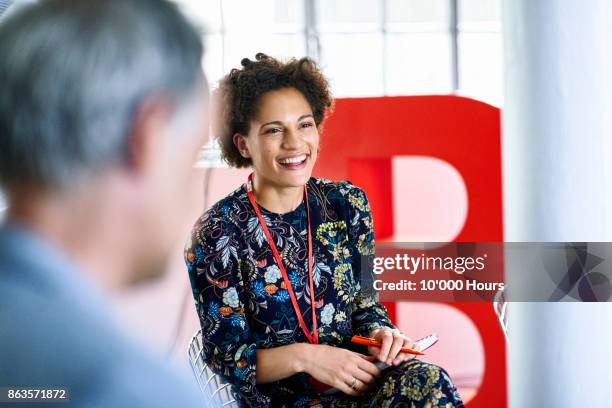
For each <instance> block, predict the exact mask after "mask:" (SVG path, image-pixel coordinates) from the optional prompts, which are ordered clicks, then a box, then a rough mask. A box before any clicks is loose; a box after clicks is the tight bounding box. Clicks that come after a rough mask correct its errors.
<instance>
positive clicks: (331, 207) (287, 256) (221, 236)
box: [185, 178, 463, 407]
mask: <svg viewBox="0 0 612 408" xmlns="http://www.w3.org/2000/svg"><path fill="white" fill-rule="evenodd" d="M307 186H308V200H309V201H308V203H309V206H310V218H311V229H312V241H313V242H312V245H313V257H314V260H313V281H314V292H315V293H314V299H315V304H314V305H311V304H310V303H311V302H310V288H309V281H308V269H307V268H308V266H307V265H308V263H307V253H308V251H307V225H306V223H307V214H306V206H305V204H304V202H302V203H301V204H300V206H299V207H298V208H296V209H295V210H293V211H291V212H289V213H285V214H276V213H273V212H270V211H268V210H266V209H265V208H262V207H260V210H261V213H262V216H263V218H264V220H265V221H266V224H267V225H268V228H269V230H270V234H271V236H272V238H273V239H274V241H275V243H276V246H277V248H278V251H279V253H280V255H281V257H282V259H283V262H284V265H285V268H286V269H287V274H288V277H289V280H290V281H291V285H292V287H293V289H294V291H295V295H296V298H297V301H298V305H299V307H300V311H301V313H302V315H303V319H304V321H305V323H306V326H307V327H312V317H311V316H312V309H311V307H313V306H314V307H315V310H316V316H317V327H318V330H317V332H318V336H319V343H321V344H328V345H332V346H336V347H343V348H347V349H351V350H353V351H360V352H363V353H365V351H366V350H365V349H364V348H360V347H361V346H355V345H353V344H351V343H350V339H351V336H353V335H363V336H367V335H368V334H369V333H370V332H371V331H372V330H374V329H376V328H380V327H385V326H386V327H392V328H394V326H393V324H392V323H391V321H390V320H389V318H388V317H387V313H386V309H385V308H384V307H383V306H382V305H380V304H379V303H378V298H377V296H376V293H375V291H373V290H367V288H365V285H364V289H362V287H361V281H362V277H361V265H362V261H363V260H364V259H367V257H371V256H372V255H373V253H374V236H373V226H372V218H371V215H370V208H369V205H368V202H367V199H366V196H365V194H364V192H363V191H362V190H361V189H359V188H358V187H355V186H354V185H352V184H351V183H350V182H331V181H328V180H324V179H318V178H311V179H310V180H309V181H308V184H307ZM364 257H366V258H364ZM185 259H186V263H187V268H188V271H189V277H190V280H191V285H192V288H193V295H194V298H195V300H196V308H197V313H198V316H199V318H200V323H201V326H202V333H203V339H204V354H205V359H206V360H207V361H208V363H209V365H210V366H211V368H213V370H214V371H215V372H217V373H218V374H219V375H221V376H222V377H223V378H224V379H225V380H226V381H228V382H230V383H231V384H232V387H233V391H234V393H235V395H236V396H237V398H238V400H239V402H240V403H241V405H245V406H254V407H267V406H271V407H272V406H273V407H277V406H278V407H281V406H284V407H300V406H316V405H321V406H337V407H340V406H351V407H357V406H385V407H386V406H408V407H431V406H436V407H437V406H444V407H462V406H463V403H462V402H461V398H460V397H459V394H458V392H457V389H456V388H455V386H454V385H453V383H452V381H451V380H450V378H449V376H448V374H447V373H446V372H445V371H444V370H443V369H441V368H440V367H437V366H435V365H433V364H429V363H425V362H422V361H419V360H417V359H414V360H411V361H410V362H406V363H403V364H401V365H400V366H398V367H395V368H392V369H389V370H388V371H385V373H384V375H383V376H382V377H381V378H380V379H378V380H377V383H376V384H375V385H374V386H373V387H372V388H371V390H370V391H369V392H368V393H367V394H366V395H364V396H361V397H359V398H356V397H350V396H347V395H345V394H341V393H338V394H335V395H324V394H319V393H317V391H316V390H315V389H314V387H313V386H312V385H311V384H310V383H309V379H310V376H309V375H308V374H306V373H299V374H296V375H293V376H291V377H289V378H286V379H284V380H281V381H276V382H273V383H269V384H262V385H257V384H256V376H255V373H256V361H257V360H256V350H257V349H267V348H272V347H278V346H283V345H287V344H292V343H297V342H304V343H305V342H307V339H306V336H305V334H304V333H303V332H302V330H301V329H300V327H299V324H298V319H297V318H296V314H295V311H294V309H293V307H292V305H291V300H290V297H289V293H288V292H287V290H286V287H285V284H284V282H283V279H282V276H281V273H280V270H279V268H278V266H277V265H276V263H275V261H274V258H273V255H272V252H271V249H270V246H269V245H268V243H267V241H266V237H265V235H264V232H263V229H262V228H261V226H260V225H259V222H258V219H257V216H256V214H255V211H254V210H253V208H252V207H251V203H250V202H249V199H248V196H247V193H246V186H244V185H243V186H242V187H240V188H239V189H237V190H235V191H234V192H233V193H231V194H230V195H228V196H227V197H225V198H224V199H222V200H221V201H219V202H218V203H216V204H215V205H214V206H213V207H212V208H210V209H209V210H208V211H206V212H205V213H204V215H203V216H202V217H201V218H200V219H199V220H198V221H197V222H196V224H195V226H194V228H193V231H192V235H191V238H190V240H189V241H188V243H187V246H186V249H185ZM364 269H365V268H364Z"/></svg>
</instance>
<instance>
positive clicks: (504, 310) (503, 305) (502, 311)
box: [493, 289, 508, 341]
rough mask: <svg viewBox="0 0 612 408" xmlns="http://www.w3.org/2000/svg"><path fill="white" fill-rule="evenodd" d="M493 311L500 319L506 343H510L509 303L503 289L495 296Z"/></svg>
mask: <svg viewBox="0 0 612 408" xmlns="http://www.w3.org/2000/svg"><path fill="white" fill-rule="evenodd" d="M493 310H494V311H495V314H496V315H497V318H498V319H499V325H500V326H501V329H502V331H503V332H504V336H505V337H506V341H508V302H506V293H505V291H504V289H501V290H500V291H498V292H497V293H496V294H495V297H494V298H493Z"/></svg>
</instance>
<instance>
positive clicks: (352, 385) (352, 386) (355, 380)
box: [351, 377, 357, 391]
mask: <svg viewBox="0 0 612 408" xmlns="http://www.w3.org/2000/svg"><path fill="white" fill-rule="evenodd" d="M356 385H357V379H356V378H355V377H353V383H352V384H351V388H352V389H353V390H354V391H357V387H356Z"/></svg>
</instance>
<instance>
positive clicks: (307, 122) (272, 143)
mask: <svg viewBox="0 0 612 408" xmlns="http://www.w3.org/2000/svg"><path fill="white" fill-rule="evenodd" d="M234 143H235V144H236V146H237V147H238V150H239V151H240V152H241V154H242V155H243V156H244V157H249V158H250V159H251V160H252V162H253V168H254V170H255V174H256V177H259V179H260V181H262V182H265V183H266V184H268V185H274V186H275V187H281V188H282V187H299V186H303V185H305V184H306V182H307V181H308V179H309V178H310V176H311V174H312V169H313V167H314V164H315V162H316V160H317V152H318V149H319V131H318V129H317V125H316V123H315V120H314V117H313V115H312V109H311V107H310V105H309V103H308V101H307V100H306V98H305V97H304V95H302V93H301V92H300V91H298V90H296V89H295V88H283V89H279V90H275V91H269V92H267V93H265V94H264V95H262V97H261V99H260V100H259V106H258V112H257V115H256V117H255V118H253V120H251V122H250V128H249V133H248V136H246V137H244V136H242V135H239V134H236V135H235V136H234Z"/></svg>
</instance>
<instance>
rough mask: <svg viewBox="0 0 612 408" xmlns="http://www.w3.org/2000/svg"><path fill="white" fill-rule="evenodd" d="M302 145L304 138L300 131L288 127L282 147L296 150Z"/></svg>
mask: <svg viewBox="0 0 612 408" xmlns="http://www.w3.org/2000/svg"><path fill="white" fill-rule="evenodd" d="M301 145H302V138H301V137H300V135H299V133H298V132H297V131H296V130H294V129H287V131H286V132H285V135H284V137H283V145H282V147H283V148H285V149H291V150H295V149H298V148H299V147H300V146H301Z"/></svg>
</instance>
